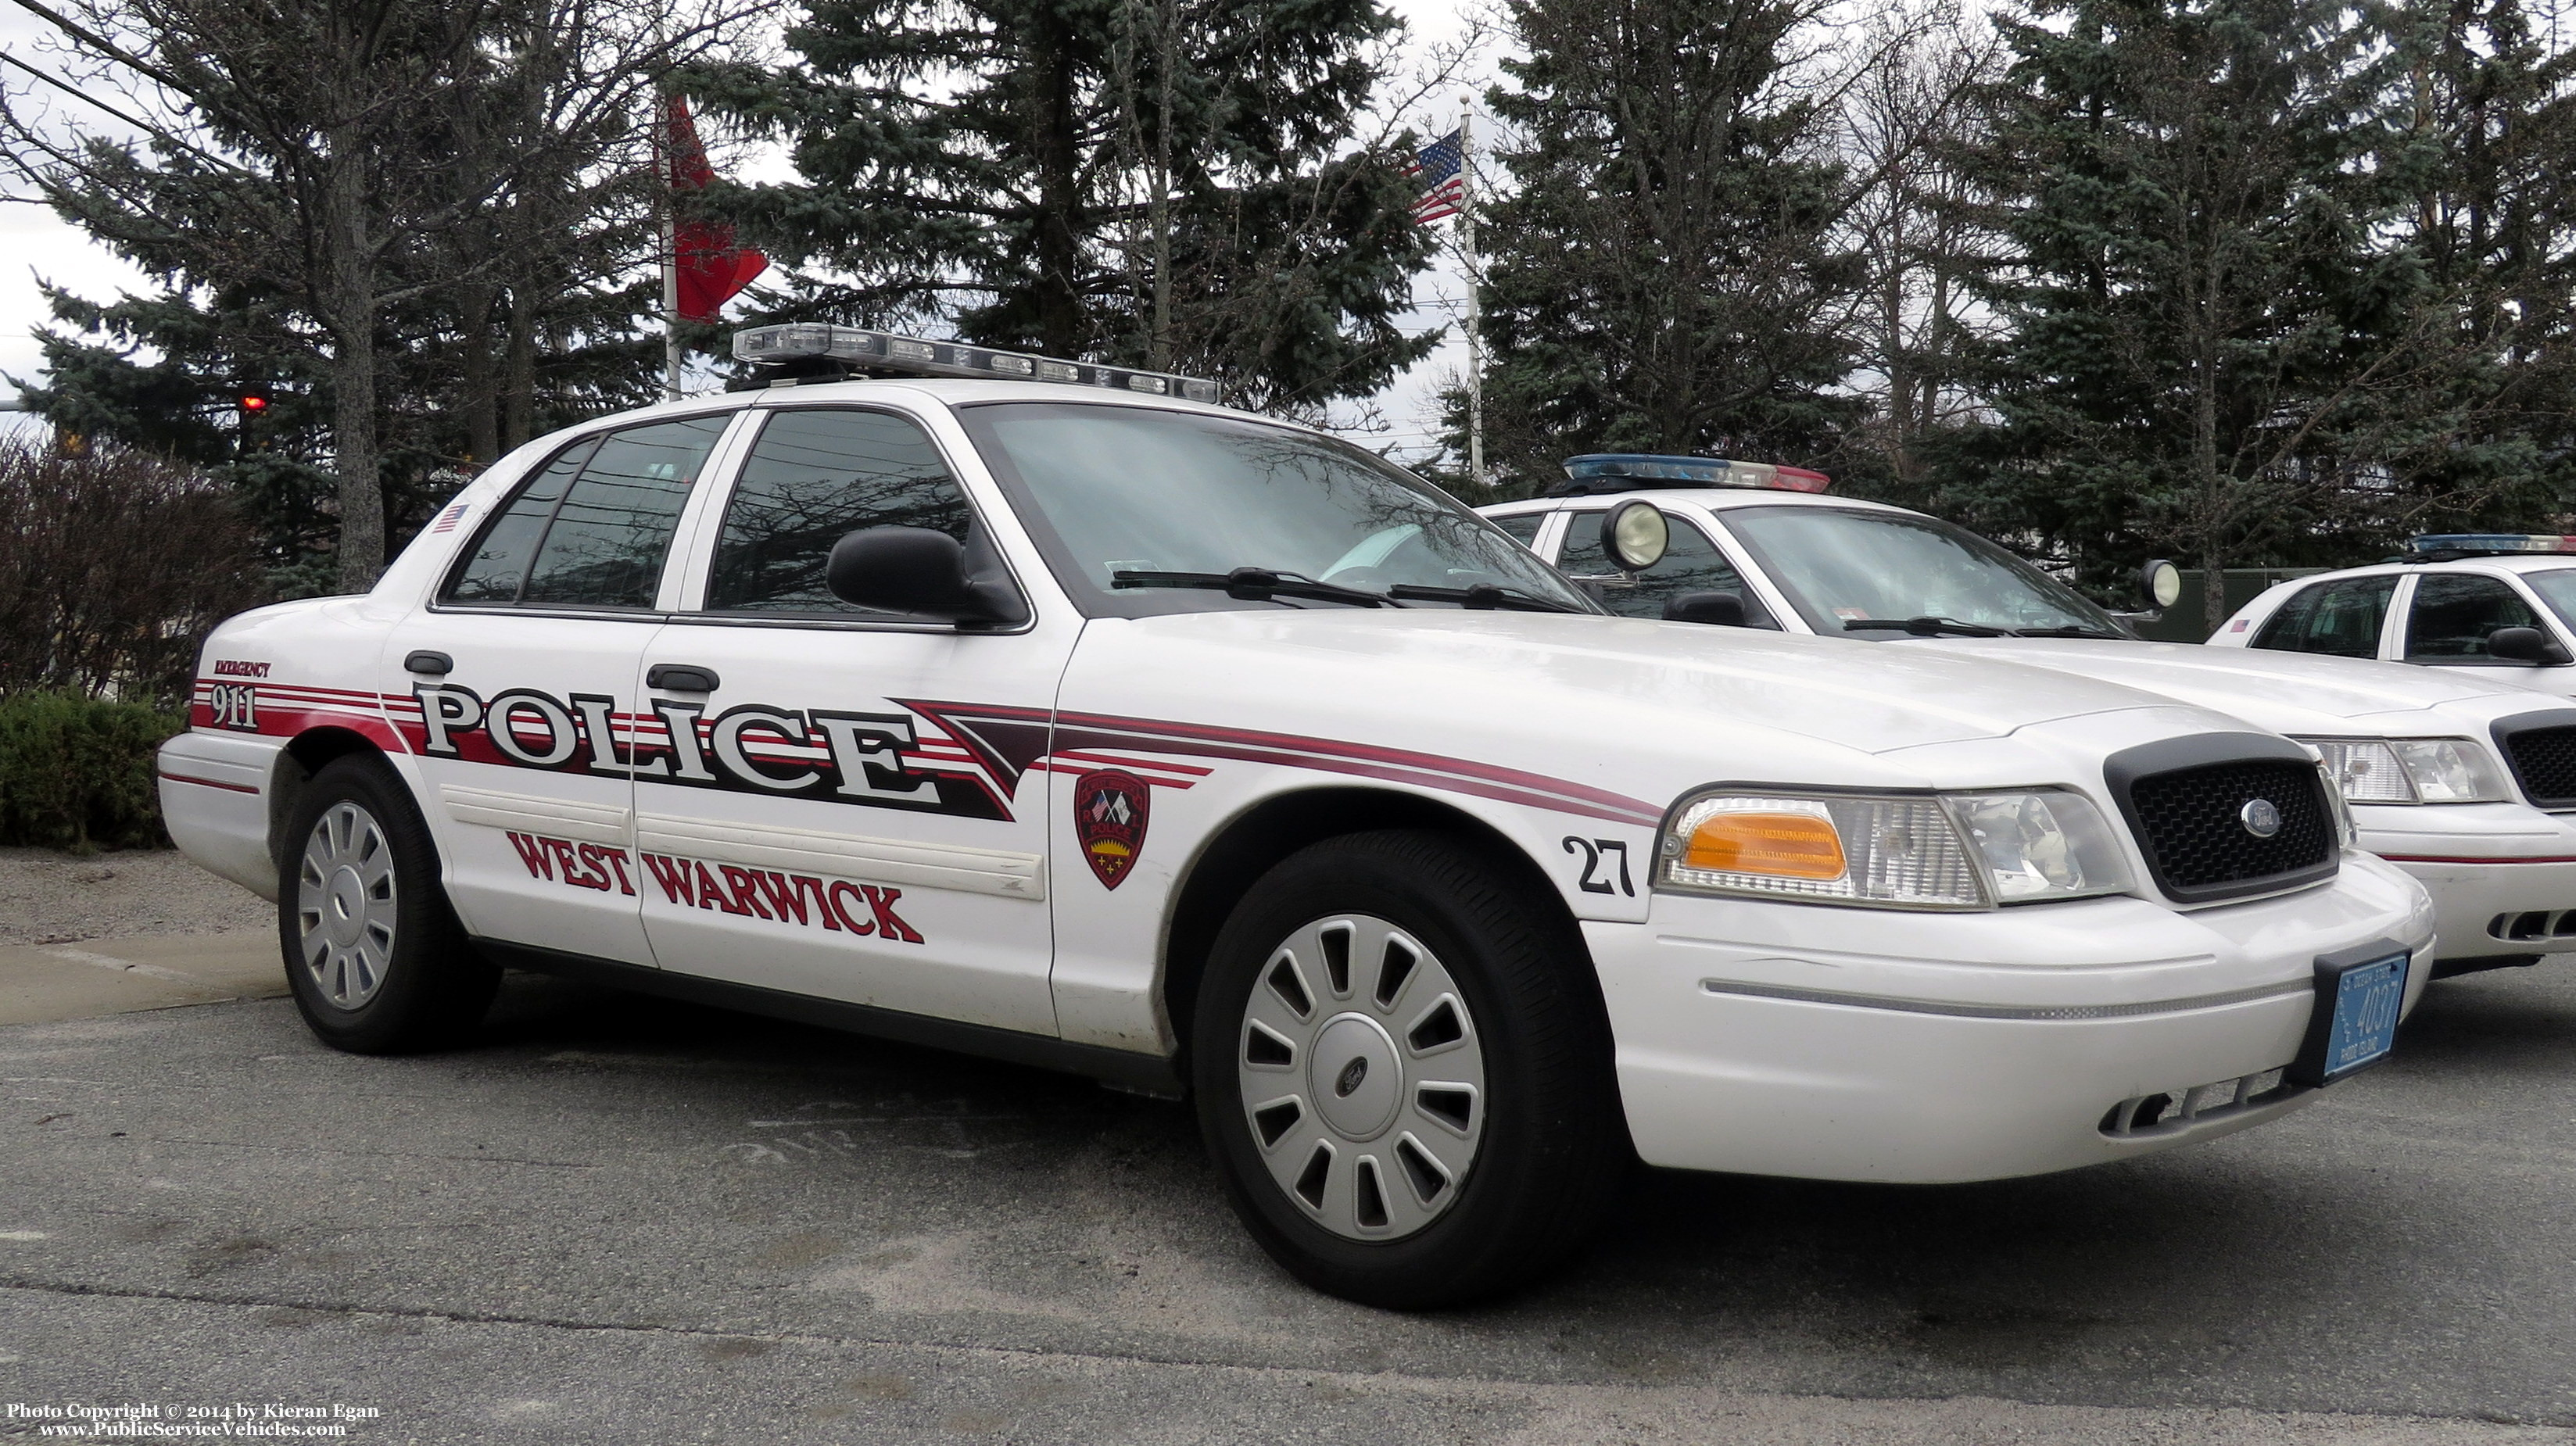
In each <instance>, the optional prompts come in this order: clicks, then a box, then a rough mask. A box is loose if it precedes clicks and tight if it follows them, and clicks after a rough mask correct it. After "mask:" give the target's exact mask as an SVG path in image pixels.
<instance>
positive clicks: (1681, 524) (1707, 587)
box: [1557, 511, 1780, 628]
mask: <svg viewBox="0 0 2576 1446" xmlns="http://www.w3.org/2000/svg"><path fill="white" fill-rule="evenodd" d="M1609 516H1610V514H1609V513H1608V512H1603V511H1595V512H1578V513H1575V514H1574V515H1573V516H1571V517H1569V518H1567V519H1566V522H1565V548H1564V551H1563V553H1562V555H1561V557H1560V560H1559V561H1558V563H1557V566H1558V567H1559V568H1560V569H1562V570H1563V571H1564V572H1565V573H1566V574H1567V575H1569V576H1572V577H1579V578H1583V579H1585V580H1587V581H1592V580H1598V584H1599V586H1600V587H1601V603H1602V606H1604V607H1607V608H1608V609H1610V611H1612V612H1614V613H1617V614H1619V615H1620V616H1622V617H1631V618H1659V617H1662V616H1663V615H1664V604H1665V603H1667V602H1670V601H1671V600H1673V599H1674V598H1677V597H1679V596H1681V595H1682V594H1683V593H1686V592H1731V593H1733V594H1735V595H1736V596H1737V597H1740V598H1742V599H1744V624H1745V626H1747V627H1754V628H1777V627H1779V626H1780V625H1779V624H1778V623H1776V622H1774V621H1772V619H1771V615H1770V614H1769V613H1768V612H1765V611H1764V610H1763V608H1762V603H1761V600H1760V599H1758V598H1756V597H1754V596H1753V590H1752V589H1751V588H1748V587H1746V586H1745V585H1744V578H1743V575H1742V574H1740V573H1738V572H1737V571H1736V570H1735V564H1733V563H1731V562H1728V561H1727V560H1726V554H1725V553H1722V552H1720V551H1718V550H1717V544H1716V543H1713V542H1711V541H1709V540H1708V534H1707V533H1705V532H1702V531H1700V530H1699V528H1698V526H1697V525H1696V524H1694V523H1692V522H1691V521H1690V520H1689V519H1688V518H1684V517H1675V516H1673V515H1672V514H1670V513H1666V514H1665V521H1666V522H1667V523H1668V524H1669V525H1670V526H1671V529H1672V542H1671V544H1670V545H1669V546H1667V547H1666V548H1665V549H1664V555H1663V557H1662V559H1661V560H1659V561H1658V562H1656V564H1655V565H1654V566H1653V567H1650V568H1647V569H1646V570H1645V571H1643V572H1638V573H1623V572H1621V571H1620V570H1619V565H1618V564H1617V563H1615V562H1612V561H1611V560H1610V554H1609V552H1608V551H1607V550H1606V549H1604V548H1603V547H1602V545H1601V526H1602V523H1603V522H1604V521H1605V520H1607V519H1608V517H1609Z"/></svg>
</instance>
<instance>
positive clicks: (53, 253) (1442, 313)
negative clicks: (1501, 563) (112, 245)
mask: <svg viewBox="0 0 2576 1446" xmlns="http://www.w3.org/2000/svg"><path fill="white" fill-rule="evenodd" d="M1389 4H1390V8H1392V9H1393V10H1394V11H1395V12H1396V13H1397V14H1398V15H1400V16H1402V17H1404V19H1405V20H1406V21H1407V23H1408V24H1409V25H1410V26H1411V27H1412V31H1413V36H1414V39H1415V41H1416V43H1417V45H1428V44H1433V43H1442V42H1448V41H1452V40H1454V38H1455V37H1456V36H1457V35H1458V34H1460V33H1461V31H1462V29H1463V22H1462V21H1461V19H1460V15H1461V14H1462V12H1465V11H1467V10H1468V9H1470V8H1472V6H1473V4H1474V0H1389ZM39 33H40V26H39V22H37V21H36V20H35V19H34V18H33V17H31V16H29V15H28V14H27V13H26V12H25V11H23V10H21V9H18V8H17V7H15V6H0V48H5V49H7V50H8V51H9V53H11V54H12V55H16V56H19V57H20V58H22V59H25V60H27V61H28V62H30V63H33V64H39V65H45V62H46V60H47V57H45V56H44V55H43V54H42V53H41V52H40V51H39V50H38V49H37V48H36V42H37V39H38V36H39ZM46 68H48V69H52V68H53V67H51V66H50V65H46ZM9 79H10V81H11V82H12V85H11V89H12V90H13V91H14V90H16V89H17V88H18V86H17V82H22V81H23V79H24V77H23V76H18V75H11V76H10V77H9ZM1482 79H1483V77H1482V75H1481V74H1480V75H1479V76H1478V77H1477V81H1478V85H1477V88H1481V81H1482ZM1464 88H1465V87H1461V89H1464ZM1457 104H1458V101H1457V92H1456V91H1455V90H1453V91H1451V92H1450V93H1449V94H1448V95H1446V96H1445V97H1443V98H1442V99H1441V100H1440V101H1439V102H1438V103H1437V104H1436V105H1434V106H1430V107H1426V109H1427V110H1428V111H1429V113H1428V114H1424V115H1420V116H1412V117H1407V119H1408V120H1410V121H1411V122H1412V123H1413V124H1415V125H1416V126H1418V127H1423V128H1426V129H1436V130H1446V129H1448V127H1449V126H1450V125H1452V124H1454V123H1455V117H1456V114H1457ZM1435 123H1436V124H1435ZM1438 224H1439V225H1441V226H1442V228H1443V229H1444V230H1446V229H1448V228H1449V227H1452V226H1454V225H1455V224H1456V223H1454V222H1441V223H1438ZM39 278H42V279H43V280H44V281H46V282H49V283H51V284H53V285H55V286H59V287H64V288H66V289H68V290H71V291H73V292H76V293H78V294H80V295H82V296H87V297H91V298H93V299H96V300H101V301H105V300H110V299H113V298H114V297H115V296H116V295H118V294H119V293H120V292H123V291H127V290H139V289H142V288H143V287H144V285H145V282H144V278H143V277H142V276H141V274H140V273H138V272H136V271H135V269H134V268H133V267H131V266H128V265H126V264H125V263H123V262H121V261H119V260H117V259H116V258H115V257H113V256H110V255H109V254H107V253H106V252H105V251H104V250H102V249H101V248H99V247H98V246H96V245H93V244H92V243H91V242H90V241H89V239H88V238H87V237H85V236H84V235H83V234H82V233H81V232H79V231H78V230H76V229H74V228H72V227H70V226H67V225H65V224H64V223H63V222H61V221H59V220H57V219H55V217H54V215H53V213H52V212H51V211H48V210H46V209H45V208H43V207H41V206H32V205H27V204H23V203H18V202H11V203H7V204H0V374H6V376H7V377H8V378H9V380H7V381H0V397H7V396H15V395H16V393H17V390H18V386H17V384H18V382H19V381H21V380H30V379H33V378H35V377H36V375H37V372H38V369H39V366H40V354H39V352H38V351H37V348H36V343H35V340H34V337H33V333H34V332H35V330H36V329H37V328H38V327H40V326H42V325H43V324H44V323H45V322H46V321H47V319H48V314H47V312H46V309H45V304H44V299H43V297H42V295H41V294H40V293H39V292H38V291H37V283H38V280H39ZM1459 292H1460V288H1459V284H1458V277H1457V274H1456V271H1455V269H1454V268H1453V267H1451V266H1448V265H1446V264H1444V265H1443V266H1442V267H1441V268H1440V269H1439V270H1437V271H1436V272H1434V273H1432V274H1429V275H1426V276H1423V277H1421V278H1419V279H1418V280H1417V281H1416V282H1415V288H1414V294H1415V299H1416V302H1417V306H1418V309H1417V310H1416V312H1415V313H1414V314H1413V316H1412V317H1410V318H1409V319H1408V320H1407V322H1406V323H1405V324H1406V326H1407V327H1408V328H1409V329H1421V328H1428V327H1432V326H1436V325H1439V324H1440V323H1442V322H1444V321H1447V320H1449V319H1451V315H1452V312H1453V310H1454V302H1455V301H1456V299H1457V297H1458V296H1459ZM1443 302H1447V303H1451V304H1452V305H1450V306H1443V305H1442V304H1441V303H1443ZM1452 330H1453V333H1454V330H1455V329H1454V328H1453V329H1452ZM1464 360H1465V346H1464V344H1463V343H1462V342H1461V341H1459V340H1458V339H1457V338H1456V336H1455V335H1454V334H1453V335H1452V336H1451V338H1450V339H1449V341H1448V342H1447V343H1446V344H1445V345H1443V347H1442V348H1441V350H1440V351H1438V352H1436V353H1434V354H1433V355H1432V356H1431V357H1430V358H1429V359H1428V360H1426V361H1424V362H1423V363H1422V364H1420V365H1418V366H1416V367H1415V368H1414V369H1413V371H1412V372H1411V373H1410V374H1409V375H1407V376H1405V377H1403V378H1401V379H1400V380H1399V381H1398V382H1397V383H1396V385H1394V386H1393V387H1391V388H1389V389H1388V391H1387V392H1386V393H1385V394H1384V395H1383V396H1381V397H1380V398H1378V409H1379V411H1380V412H1381V413H1382V414H1383V416H1384V419H1385V423H1386V426H1387V429H1388V430H1387V431H1386V432H1385V433H1384V434H1383V435H1382V437H1381V438H1379V441H1380V442H1381V443H1394V444H1396V445H1398V446H1400V447H1401V448H1402V449H1403V450H1404V451H1405V452H1406V453H1407V454H1411V455H1420V454H1422V453H1425V452H1427V451H1428V450H1429V449H1430V441H1431V438H1432V437H1433V435H1434V434H1435V432H1436V423H1435V418H1434V417H1433V415H1432V410H1431V405H1430V402H1429V398H1430V396H1431V395H1432V393H1433V392H1435V391H1436V390H1437V389H1438V387H1439V386H1440V385H1441V384H1442V383H1443V382H1444V381H1445V380H1449V379H1452V378H1454V377H1455V376H1456V375H1457V374H1458V373H1459V371H1460V370H1461V368H1462V365H1463V363H1464Z"/></svg>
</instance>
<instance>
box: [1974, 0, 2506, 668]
mask: <svg viewBox="0 0 2576 1446" xmlns="http://www.w3.org/2000/svg"><path fill="white" fill-rule="evenodd" d="M2002 23H2003V25H2004V28H2005V33H2006V37H2007V39H2008V41H2009V43H2010V45H2011V47H2012V49H2013V51H2014V53H2015V56H2016V60H2015V63H2014V64H2013V66H2012V67H2011V70H2010V72H2009V74H2008V76H2007V77H2006V79H2005V80H2003V81H2002V82H2001V83H1999V84H1998V85H1997V86H1996V87H1994V88H1993V90H1992V91H1991V92H1990V95H1989V101H1990V104H1991V110H1990V115H1991V120H1992V131H1991V140H1990V141H1989V142H1988V143H1987V144H1986V145H1985V146H1984V147H1983V149H1982V151H1981V153H1980V154H1979V156H1978V157H1977V158H1976V167H1975V169H1976V176H1977V179H1978V181H1979V182H1980V183H1981V184H1982V186H1983V188H1984V191H1985V193H1986V194H1987V195H1988V196H1989V197H1990V198H1991V199H1992V202H1993V207H1994V209H1993V212H1992V216H1991V220H1992V224H1993V225H1994V226H1995V228H1996V230H1997V231H1998V232H1999V234H2000V236H2001V239H2002V241H2003V243H2004V245H2003V248H2002V250H2003V254H2002V256H2001V257H2000V258H1999V259H2000V265H1999V266H1998V267H1997V269H1996V270H1994V271H1992V272H1990V273H1988V275H1987V277H1986V278H1985V283H1984V291H1985V294H1986V296H1987V298H1988V299H1989V300H1990V301H1991V302H1992V304H1993V305H1994V306H1995V307H1996V308H1997V310H1998V312H1999V314H2000V316H2001V319H2002V322H2003V324H2004V326H2005V328H2006V329H2007V332H2008V334H2007V335H2006V336H2005V337H2004V338H2003V339H2002V340H2001V341H2000V343H1999V344H1998V345H1997V346H1996V347H1995V348H1994V349H1993V351H1992V353H1991V355H1990V356H1989V357H1988V358H1987V361H1988V366H1987V368H1986V372H1985V381H1986V384H1987V396H1988V398H1989V400H1990V401H1991V403H1992V405H1993V407H1994V408H1995V411H1996V413H1997V415H1998V418H1999V425H1998V426H1997V427H1995V428H1994V429H1992V430H1990V431H1988V432H1986V433H1985V434H1983V435H1982V436H1980V437H1978V438H1975V439H1973V442H1972V444H1971V445H1970V446H1969V447H1967V448H1965V449H1963V456H1962V458H1961V459H1960V461H1959V463H1958V464H1957V465H1956V466H1955V467H1954V469H1953V471H1954V474H1955V475H1960V476H1962V477H1964V479H1965V480H1964V481H1963V482H1962V483H1961V484H1960V485H1959V486H1957V487H1955V488H1954V489H1953V491H1952V494H1951V497H1950V501H1951V502H1952V504H1953V505H1954V506H1956V507H1957V508H1958V509H1959V510H1961V511H1964V512H1967V513H1969V514H1970V515H1971V516H1972V517H1974V518H1975V520H1977V521H1978V522H1980V523H1981V524H1982V525H1984V526H1986V527H1987V528H1988V529H1989V530H1994V531H2003V532H2011V533H2015V534H2019V535H2022V536H2024V537H2027V538H2029V539H2030V540H2031V541H2033V542H2035V543H2037V544H2040V545H2043V546H2047V547H2049V548H2051V550H2063V551H2064V552H2065V553H2067V554H2069V555H2071V556H2073V557H2074V558H2075V559H2076V560H2077V561H2078V562H2079V564H2081V566H2082V569H2083V571H2084V572H2085V573H2086V575H2087V576H2088V577H2090V578H2091V579H2092V580H2094V581H2096V582H2105V581H2108V580H2109V579H2110V578H2111V577H2112V576H2114V575H2115V574H2116V572H2117V571H2118V570H2119V569H2120V568H2121V567H2124V566H2125V565H2127V564H2129V563H2133V562H2135V561H2138V560H2141V559H2142V557H2143V555H2144V552H2145V550H2146V549H2148V548H2154V549H2156V550H2168V549H2170V550H2175V551H2177V552H2179V554H2180V555H2181V556H2183V557H2185V558H2187V559H2189V560H2190V561H2191V562H2193V563H2196V564H2198V565H2200V566H2202V567H2204V568H2206V569H2208V570H2209V571H2210V573H2211V575H2216V573H2217V572H2218V571H2219V570H2220V569H2223V568H2224V567H2225V566H2226V565H2227V563H2229V562H2230V561H2231V560H2235V559H2244V558H2249V557H2250V558H2262V559H2281V558H2285V557H2290V556H2295V555H2297V554H2298V553H2299V552H2300V551H2301V550H2302V549H2307V550H2313V551H2316V552H2323V553H2326V554H2329V555H2330V556H2331V560H2343V559H2345V558H2348V557H2349V556H2350V553H2351V550H2352V549H2353V547H2354V545H2355V543H2356V542H2357V541H2360V540H2363V539H2366V538H2368V537H2369V536H2370V535H2371V533H2372V529H2373V525H2374V523H2375V522H2376V521H2378V520H2381V519H2384V518H2385V517H2386V515H2387V514H2388V512H2389V510H2390V505H2391V499H2393V498H2397V497H2400V496H2402V495H2403V494H2405V493H2406V491H2407V489H2408V488H2409V487H2410V486H2411V485H2412V484H2413V482H2414V480H2415V479H2414V478H2412V477H2411V476H2410V475H2409V474H2408V473H2407V472H2406V471H2405V470H2404V463H2403V460H2402V459H2404V458H2405V457H2407V456H2409V455H2421V454H2423V453H2425V452H2426V451H2428V450H2438V449H2439V448H2440V447H2441V446H2442V445H2443V444H2444V442H2445V441H2446V440H2447V439H2449V438H2451V437H2453V436H2455V435H2456V433H2457V430H2458V428H2459V426H2460V425H2461V423H2462V414H2461V412H2460V411H2459V409H2458V407H2457V406H2456V405H2455V404H2454V399H2451V398H2446V397H2445V396H2444V395H2443V394H2442V391H2443V379H2444V378H2445V377H2446V376H2447V375H2449V374H2451V373H2453V372H2455V371H2456V370H2457V369H2458V367H2459V366H2460V365H2461V364H2462V363H2463V361H2464V360H2465V358H2464V357H2463V355H2462V354H2461V353H2460V352H2459V350H2458V349H2457V348H2456V347H2455V346H2454V345H2452V343H2451V338H2450V337H2449V335H2448V331H2449V328H2448V327H2447V324H2446V322H2445V320H2444V317H2443V313H2442V310H2441V307H2440V304H2439V302H2440V297H2439V293H2438V290H2437V288H2435V287H2434V286H2433V285H2432V280H2431V278H2430V276H2429V275H2428V273H2427V271H2426V269H2425V267H2424V266H2423V265H2422V264H2421V261H2420V258H2419V257H2418V256H2417V255H2416V254H2415V252H2414V251H2413V250H2412V248H2410V247H2408V246H2406V245H2404V244H2402V242H2399V241H2396V240H2393V239H2392V238H2391V235H2390V232H2391V222H2392V220H2393V217H2394V213H2395V207H2396V200H2397V196H2396V194H2395V191H2394V189H2393V188H2392V186H2391V184H2390V178H2389V176H2388V174H2387V173H2386V171H2385V169H2384V168H2383V167H2381V166H2380V165H2378V164H2376V161H2377V158H2378V156H2379V153H2380V151H2381V149H2382V148H2383V147H2384V146H2385V145H2386V143H2387V140H2388V135H2389V132H2388V128H2387V121H2388V115H2387V111H2386V106H2385V100H2386V97H2387V96H2388V94H2389V93H2390V82H2391V72H2390V69H2389V52H2388V48H2387V47H2386V46H2385V45H2383V44H2381V43H2380V37H2379V34H2378V32H2377V31H2376V30H2375V29H2374V28H2373V26H2372V24H2371V22H2370V20H2369V18H2368V17H2367V16H2365V15H2363V14H2361V13H2359V12H2356V11H2354V10H2352V9H2349V8H2347V7H2345V6H2343V5H2341V4H2339V3H2336V0H2046V3H2042V4H2041V5H2039V6H2037V7H2036V8H2035V10H2034V11H2033V13H2032V15H2031V16H2030V17H2029V18H2027V19H2022V20H2006V21H2004V22H2002ZM2212 601H2213V602H2214V601H2215V595H2214V594H2213V597H2212ZM2206 621H2207V622H2209V623H2210V624H2211V625H2213V626H2214V625H2215V622H2216V619H2215V618H2214V617H2213V618H2208V619H2206Z"/></svg>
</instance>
